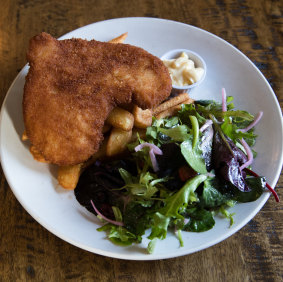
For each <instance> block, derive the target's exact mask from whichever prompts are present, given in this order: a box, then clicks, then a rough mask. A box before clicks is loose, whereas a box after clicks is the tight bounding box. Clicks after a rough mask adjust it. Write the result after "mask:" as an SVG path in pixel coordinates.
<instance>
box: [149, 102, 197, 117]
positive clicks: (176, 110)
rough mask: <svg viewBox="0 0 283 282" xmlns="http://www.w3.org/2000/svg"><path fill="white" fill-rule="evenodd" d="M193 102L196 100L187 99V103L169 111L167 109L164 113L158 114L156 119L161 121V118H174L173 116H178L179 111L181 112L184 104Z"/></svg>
mask: <svg viewBox="0 0 283 282" xmlns="http://www.w3.org/2000/svg"><path fill="white" fill-rule="evenodd" d="M193 102H194V100H193V99H191V98H189V99H187V100H186V101H184V102H182V103H181V104H179V105H176V106H174V107H171V108H169V109H166V110H165V111H163V112H161V113H159V114H157V115H156V116H155V117H156V118H157V119H161V118H165V117H169V116H173V115H175V114H177V112H178V111H180V110H181V106H182V104H192V103H193Z"/></svg>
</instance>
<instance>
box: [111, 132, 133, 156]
mask: <svg viewBox="0 0 283 282" xmlns="http://www.w3.org/2000/svg"><path fill="white" fill-rule="evenodd" d="M131 137H132V130H130V131H125V130H122V129H119V128H115V127H114V128H112V130H111V133H110V136H109V139H108V143H107V146H106V156H108V157H112V156H114V155H118V154H121V153H123V151H124V150H125V149H126V146H127V144H128V143H129V142H130V140H131Z"/></svg>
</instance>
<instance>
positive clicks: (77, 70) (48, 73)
mask: <svg viewBox="0 0 283 282" xmlns="http://www.w3.org/2000/svg"><path fill="white" fill-rule="evenodd" d="M27 60H28V62H29V65H30V69H29V72H28V75H27V77H26V83H25V87H24V97H23V115H24V123H25V128H26V133H27V136H28V138H29V139H30V141H31V143H32V144H33V145H34V146H35V147H36V149H37V150H38V151H39V152H40V153H41V154H42V155H43V156H44V158H45V159H46V160H47V161H49V162H51V163H54V164H58V165H73V164H78V163H81V162H84V161H86V160H87V159H88V158H89V157H90V156H91V155H93V154H94V153H95V152H96V151H97V150H98V148H99V145H100V142H101V141H102V139H103V135H102V127H103V124H104V121H105V119H106V118H107V116H108V114H109V113H110V111H111V110H112V109H113V108H114V107H115V106H117V105H120V104H127V103H131V102H134V103H135V104H137V105H138V106H140V107H141V108H144V109H145V108H153V107H154V106H156V105H158V104H159V103H161V102H162V101H163V100H165V99H166V98H167V97H168V96H169V94H170V91H171V79H170V76H169V73H168V70H167V68H166V67H165V66H164V64H163V63H162V61H161V60H160V59H159V58H157V57H155V56H153V55H151V54H149V53H148V52H146V51H145V50H143V49H141V48H138V47H135V46H131V45H127V44H111V43H105V42H99V41H95V40H91V41H87V40H82V39H67V40H61V41H58V40H56V39H55V38H53V37H52V36H51V35H49V34H47V33H41V34H39V35H37V36H35V37H33V38H32V39H31V40H30V46H29V50H28V52H27Z"/></svg>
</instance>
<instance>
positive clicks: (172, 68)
mask: <svg viewBox="0 0 283 282" xmlns="http://www.w3.org/2000/svg"><path fill="white" fill-rule="evenodd" d="M163 63H164V64H165V66H166V67H167V68H168V70H169V73H170V76H171V79H172V84H173V85H176V86H186V85H191V84H193V83H196V82H197V81H199V80H200V79H201V77H202V76H203V74H204V69H203V68H200V67H197V68H196V67H195V63H194V61H192V60H191V59H189V56H188V54H186V53H185V52H183V53H182V54H181V55H180V57H179V58H177V59H171V60H163Z"/></svg>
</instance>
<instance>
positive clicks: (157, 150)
mask: <svg viewBox="0 0 283 282" xmlns="http://www.w3.org/2000/svg"><path fill="white" fill-rule="evenodd" d="M144 147H149V148H151V149H152V150H153V152H154V154H156V155H162V154H163V152H162V151H161V150H160V149H159V148H158V147H157V146H156V145H154V144H151V143H147V142H144V143H141V144H139V145H138V146H136V147H135V151H136V152H138V151H140V150H141V149H143V148H144Z"/></svg>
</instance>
